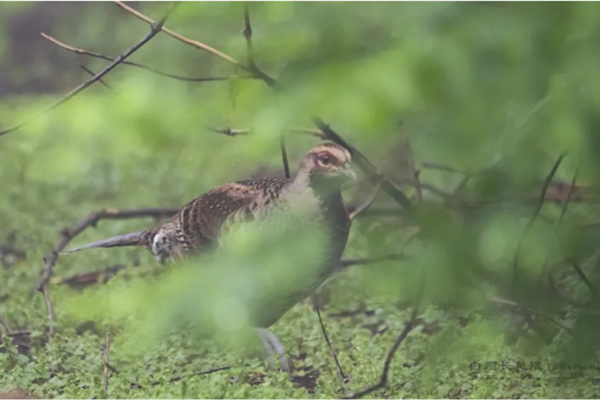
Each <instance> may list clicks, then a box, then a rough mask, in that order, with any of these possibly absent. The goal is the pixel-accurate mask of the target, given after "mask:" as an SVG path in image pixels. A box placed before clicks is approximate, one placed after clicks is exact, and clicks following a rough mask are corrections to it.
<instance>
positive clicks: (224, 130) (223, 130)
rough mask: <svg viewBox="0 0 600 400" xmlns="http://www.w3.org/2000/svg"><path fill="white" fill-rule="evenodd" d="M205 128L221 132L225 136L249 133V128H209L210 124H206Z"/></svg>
mask: <svg viewBox="0 0 600 400" xmlns="http://www.w3.org/2000/svg"><path fill="white" fill-rule="evenodd" d="M206 129H208V130H210V131H213V132H216V133H222V134H224V135H227V136H239V135H247V134H249V133H250V129H231V128H229V127H227V128H211V127H210V126H206Z"/></svg>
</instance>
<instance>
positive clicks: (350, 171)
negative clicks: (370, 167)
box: [342, 163, 358, 182]
mask: <svg viewBox="0 0 600 400" xmlns="http://www.w3.org/2000/svg"><path fill="white" fill-rule="evenodd" d="M342 173H343V174H344V176H345V177H347V178H348V180H351V181H352V182H356V181H357V180H358V178H357V176H356V172H354V168H352V165H351V164H350V163H346V164H344V168H343V169H342Z"/></svg>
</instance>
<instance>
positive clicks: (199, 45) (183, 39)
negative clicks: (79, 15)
mask: <svg viewBox="0 0 600 400" xmlns="http://www.w3.org/2000/svg"><path fill="white" fill-rule="evenodd" d="M115 4H116V5H117V6H119V7H121V8H122V9H123V10H125V11H127V12H129V13H131V14H133V15H135V16H136V17H137V18H139V19H141V20H142V21H144V22H147V23H148V24H154V23H155V22H154V20H152V19H151V18H149V17H147V16H145V15H144V14H142V13H141V12H139V11H137V10H135V9H133V8H131V7H129V6H128V5H127V4H125V3H123V2H121V1H115ZM162 31H163V32H164V33H166V34H167V35H169V36H171V37H172V38H174V39H177V40H179V41H180V42H183V43H185V44H189V45H190V46H193V47H195V48H196V49H198V50H200V49H202V50H206V51H208V52H210V53H212V54H214V55H216V56H218V57H221V58H222V59H224V60H227V61H229V62H230V63H232V64H234V65H237V66H240V67H241V66H242V65H241V64H240V63H239V62H238V61H237V60H236V59H234V58H233V57H231V56H228V55H227V54H225V53H222V52H220V51H219V50H217V49H214V48H212V47H210V46H208V45H206V44H204V43H201V42H198V41H196V40H192V39H188V38H186V37H184V36H181V35H180V34H178V33H176V32H173V31H172V30H170V29H168V28H162Z"/></svg>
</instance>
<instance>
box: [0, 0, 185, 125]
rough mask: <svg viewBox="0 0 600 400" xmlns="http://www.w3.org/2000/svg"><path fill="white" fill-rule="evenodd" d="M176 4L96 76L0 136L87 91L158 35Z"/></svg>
mask: <svg viewBox="0 0 600 400" xmlns="http://www.w3.org/2000/svg"><path fill="white" fill-rule="evenodd" d="M178 4H179V2H173V3H172V4H171V5H170V7H169V9H168V10H167V12H166V13H165V15H164V16H163V17H162V18H161V19H160V21H158V22H156V23H152V25H151V26H150V32H148V34H146V36H144V37H143V38H142V39H140V40H139V41H138V42H137V43H136V44H134V45H133V46H131V47H130V48H128V49H127V50H125V52H123V53H122V54H121V55H120V56H118V57H117V58H115V59H114V60H113V61H112V62H111V63H110V64H108V65H107V66H106V67H104V68H103V69H102V71H100V72H99V73H97V74H96V75H94V76H93V77H91V78H90V79H88V80H87V81H85V82H83V83H82V84H81V85H79V86H77V87H76V88H75V89H73V90H71V91H70V92H69V93H67V94H66V95H65V96H63V97H62V98H60V99H59V100H58V101H56V102H55V103H53V104H50V105H49V106H47V107H46V108H43V109H42V110H40V111H38V112H37V113H35V114H33V115H31V116H29V117H28V118H26V119H25V120H23V121H22V122H20V123H18V124H17V125H14V126H12V127H10V128H7V129H4V130H2V131H0V136H2V135H6V134H7V133H10V132H14V131H16V130H18V129H20V128H22V127H24V126H25V125H27V124H29V123H30V122H31V121H33V120H35V119H36V118H38V117H39V116H41V115H44V114H46V113H47V112H49V111H52V110H54V109H55V108H57V107H59V106H61V105H62V104H64V103H66V102H67V101H69V100H70V99H72V98H73V97H75V96H76V95H77V94H79V93H80V92H82V91H83V90H85V89H87V88H88V87H89V86H91V85H92V84H93V83H95V82H97V81H99V80H100V79H101V78H102V77H103V76H104V75H106V74H108V73H109V72H110V71H112V70H113V69H114V68H115V67H116V66H117V65H119V64H121V63H122V62H123V61H125V59H126V58H127V57H129V56H130V55H132V54H133V53H135V52H136V51H137V50H139V49H140V48H141V47H142V46H144V45H145V44H146V43H148V42H149V41H150V39H152V38H153V37H154V36H156V34H158V32H160V31H161V30H162V29H163V28H162V27H163V25H164V23H165V21H166V20H167V18H169V16H170V15H171V13H172V12H173V11H174V10H175V8H176V7H177V5H178Z"/></svg>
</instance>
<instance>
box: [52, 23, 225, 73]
mask: <svg viewBox="0 0 600 400" xmlns="http://www.w3.org/2000/svg"><path fill="white" fill-rule="evenodd" d="M41 35H42V37H44V38H45V39H48V40H49V41H51V42H52V43H54V44H56V45H58V46H60V47H62V48H63V49H65V50H68V51H70V52H72V53H75V54H79V55H85V56H90V57H94V58H99V59H102V60H107V61H114V57H109V56H105V55H103V54H99V53H94V52H91V51H88V50H83V49H79V48H77V47H73V46H69V45H68V44H65V43H63V42H61V41H59V40H58V39H56V38H53V37H52V36H50V35H48V34H46V33H41ZM121 64H123V65H129V66H131V67H136V68H140V69H144V70H146V71H149V72H153V73H155V74H157V75H161V76H164V77H167V78H172V79H177V80H179V81H185V82H212V81H226V80H228V79H230V77H228V76H222V77H214V78H213V77H209V78H188V77H185V76H179V75H173V74H168V73H166V72H161V71H158V70H156V69H154V68H151V67H147V66H145V65H143V64H139V63H136V62H133V61H123V62H122V63H121Z"/></svg>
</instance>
